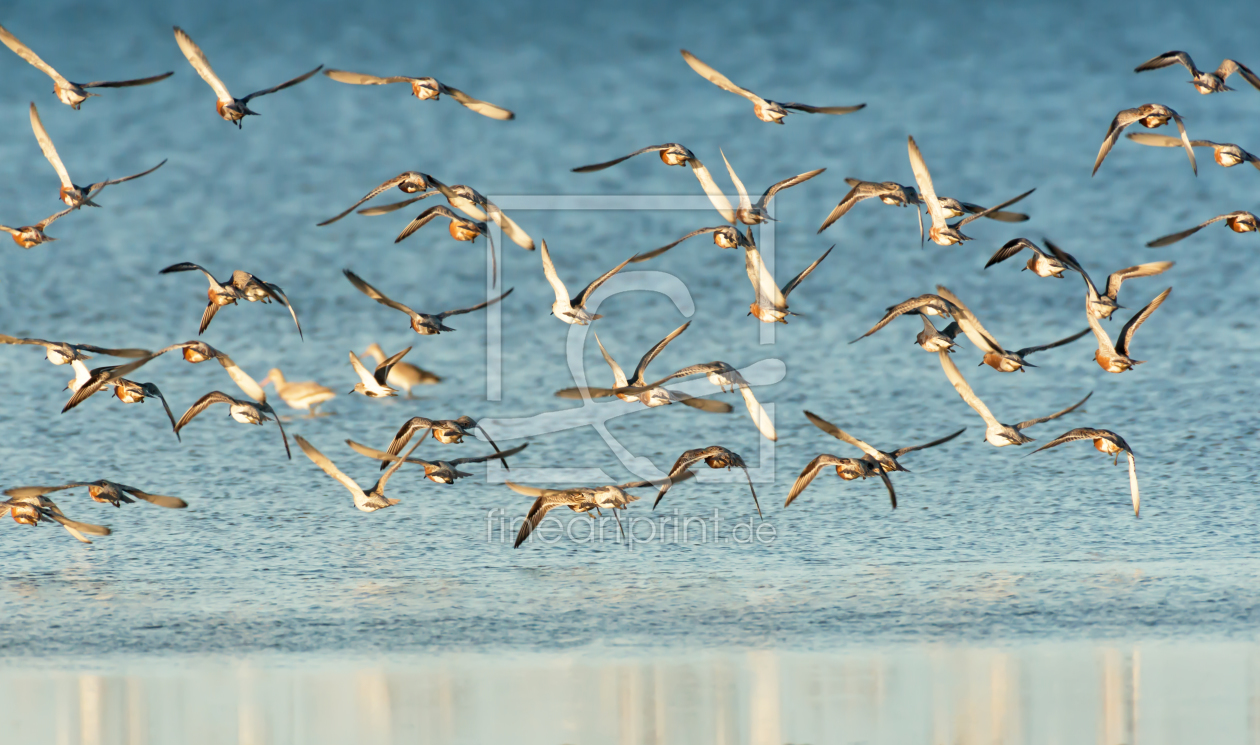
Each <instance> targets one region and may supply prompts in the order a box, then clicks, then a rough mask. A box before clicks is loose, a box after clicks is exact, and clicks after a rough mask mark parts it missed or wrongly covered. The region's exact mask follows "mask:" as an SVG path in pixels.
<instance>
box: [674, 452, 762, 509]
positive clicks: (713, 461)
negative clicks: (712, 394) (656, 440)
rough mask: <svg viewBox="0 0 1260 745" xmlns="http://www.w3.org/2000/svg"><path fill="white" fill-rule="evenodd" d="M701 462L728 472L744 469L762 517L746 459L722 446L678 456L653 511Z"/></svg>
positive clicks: (749, 487)
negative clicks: (666, 494) (689, 470)
mask: <svg viewBox="0 0 1260 745" xmlns="http://www.w3.org/2000/svg"><path fill="white" fill-rule="evenodd" d="M701 461H704V464H705V465H707V466H708V467H709V468H725V469H727V470H730V469H732V468H742V469H744V476H745V477H746V478H747V479H748V490H749V491H751V492H752V496H753V504H755V505H756V506H757V516H758V517H762V515H761V503H760V502H759V501H757V490H756V489H754V488H753V483H752V475H751V474H749V473H748V466H747V465H745V463H744V459H743V458H741V457H740V456H739V453H736V452H734V451H731V450H727V449H726V448H724V447H722V446H720V445H710V446H709V447H707V448H696V449H695V450H688V451H687V452H685V453H683V454H682V455H680V456H678V460H676V461H674V465H673V467H672V468H670V469H669V478H668V479H667V480H666V481H665V483H664V484H663V485H662V486H661V490H660V491H659V492H657V494H656V501H655V502H653V503H652V509H653V510H655V509H656V505H658V504H660V503H661V498H663V497H664V496H665V492H667V491H669V488H670V487H671V486H673V485H674V484H675V483H677V482H678V481H681V480H682V479H679V478H678V477H679V476H681V475H682V474H683V472H685V471H687V470H688V468H690V467H691V466H693V465H695V464H697V463H699V462H701Z"/></svg>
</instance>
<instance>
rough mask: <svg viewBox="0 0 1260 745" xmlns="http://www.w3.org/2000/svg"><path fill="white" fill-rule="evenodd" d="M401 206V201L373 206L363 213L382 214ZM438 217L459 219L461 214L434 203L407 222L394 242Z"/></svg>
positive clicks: (425, 195)
mask: <svg viewBox="0 0 1260 745" xmlns="http://www.w3.org/2000/svg"><path fill="white" fill-rule="evenodd" d="M427 196H428V194H424V195H423V196H421V197H418V198H417V197H413V198H412V199H410V200H407V201H408V202H414V201H416V200H417V199H423V198H424V197H427ZM400 206H402V204H401V203H400V204H398V205H386V206H385V207H373V208H371V209H368V210H363V212H362V214H365V215H366V214H374V215H378V214H381V213H382V212H384V211H387V210H389V209H390V207H393V208H394V209H397V208H398V207H400ZM438 217H445V218H447V219H450V220H458V219H459V216H458V215H456V214H455V213H454V212H451V211H450V209H449V208H447V207H445V206H444V205H440V204H438V205H434V206H432V207H430V208H428V209H426V210H425V211H424V212H421V213H420V214H418V215H416V217H415V219H413V220H412V221H411V222H409V223H407V227H405V228H403V229H402V232H401V233H399V234H398V237H397V238H395V239H394V243H398V242H399V241H401V240H403V239H404V238H406V237H407V236H409V235H411V234H412V233H414V232H416V231H417V230H419V229H420V228H423V227H424V226H425V225H428V224H429V223H430V222H432V221H433V220H434V219H436V218H438Z"/></svg>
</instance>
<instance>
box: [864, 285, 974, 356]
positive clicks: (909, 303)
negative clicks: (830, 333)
mask: <svg viewBox="0 0 1260 745" xmlns="http://www.w3.org/2000/svg"><path fill="white" fill-rule="evenodd" d="M957 312H958V309H957V308H956V307H954V304H953V303H951V302H949V301H948V300H946V299H945V298H943V297H941V296H940V295H932V294H927V295H920V296H918V297H912V298H910V299H909V300H906V301H905V302H901V303H897V304H896V305H890V306H888V308H887V310H886V311H885V313H884V317H883V318H881V319H879V322H878V323H876V324H875V325H874V326H872V327H871V330H870V331H867V332H866V333H865V334H862V335H861V336H859V337H858V338H856V339H854V340H853V341H851V342H849V343H850V344H853V343H855V342H859V341H861V340H862V339H865V338H866V337H868V336H870V335H871V334H873V333H875V332H876V331H879V330H880V329H882V328H883V327H885V326H887V325H888V324H890V323H892V321H893V319H894V318H897V317H898V316H902V315H905V314H906V313H918V314H919V315H924V316H943V317H945V318H955V317H956V314H957Z"/></svg>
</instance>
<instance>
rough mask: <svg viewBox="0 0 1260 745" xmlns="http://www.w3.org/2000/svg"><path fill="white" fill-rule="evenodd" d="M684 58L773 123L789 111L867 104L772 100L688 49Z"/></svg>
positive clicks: (849, 109) (842, 110) (845, 110)
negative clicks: (729, 77)
mask: <svg viewBox="0 0 1260 745" xmlns="http://www.w3.org/2000/svg"><path fill="white" fill-rule="evenodd" d="M681 51H682V56H683V59H684V60H686V61H687V64H688V65H690V66H691V69H692V70H695V71H696V72H697V73H698V74H699V75H700V77H702V78H704V79H705V80H707V81H709V82H710V83H713V84H714V85H716V86H717V87H719V88H721V89H722V90H724V91H728V92H730V93H734V94H735V95H738V96H743V97H744V98H747V99H748V100H749V101H752V103H753V113H754V114H756V116H757V118H758V119H760V120H761V121H763V122H771V123H773V124H782V123H783V117H785V116H787V115H788V112H789V111H804V112H805V113H807V114H851V113H853V112H854V111H857V110H859V109H862V108H865V107H866V104H864V103H862V104H858V105H856V106H810V105H809V104H803V103H795V102H779V101H771V100H769V99H766V98H762V97H761V96H758V95H757V94H756V93H753V92H752V91H750V90H748V89H747V88H741V87H740V86H738V85H735V84H734V83H732V82H731V81H730V80H729V79H728V78H727V77H726V76H725V75H723V74H722V73H720V72H718V71H717V70H714V69H713V68H712V67H709V66H708V65H706V64H705V63H703V62H701V61H700V60H699V59H698V58H697V57H696V56H695V55H694V54H692V53H691V52H688V51H687V50H686V49H683V50H681Z"/></svg>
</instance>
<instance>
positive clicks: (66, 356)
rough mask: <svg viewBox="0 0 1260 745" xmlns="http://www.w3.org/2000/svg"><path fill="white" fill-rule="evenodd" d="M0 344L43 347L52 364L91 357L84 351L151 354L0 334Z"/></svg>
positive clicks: (136, 355) (134, 350)
mask: <svg viewBox="0 0 1260 745" xmlns="http://www.w3.org/2000/svg"><path fill="white" fill-rule="evenodd" d="M0 344H17V345H31V346H39V347H43V348H44V350H45V352H44V353H45V356H46V357H47V358H48V361H49V362H51V363H53V364H54V365H68V364H70V363H71V362H75V361H80V362H81V361H83V360H90V359H92V358H91V357H90V356H89V355H87V354H84V353H85V352H91V353H92V354H103V355H106V356H107V357H125V358H128V357H129V358H138V357H148V356H149V355H151V354H153V353H152V352H150V351H149V350H147V349H106V348H105V347H97V346H93V345H91V344H71V343H69V342H64V341H44V340H43V339H20V338H18V337H15V336H7V335H5V334H0Z"/></svg>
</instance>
